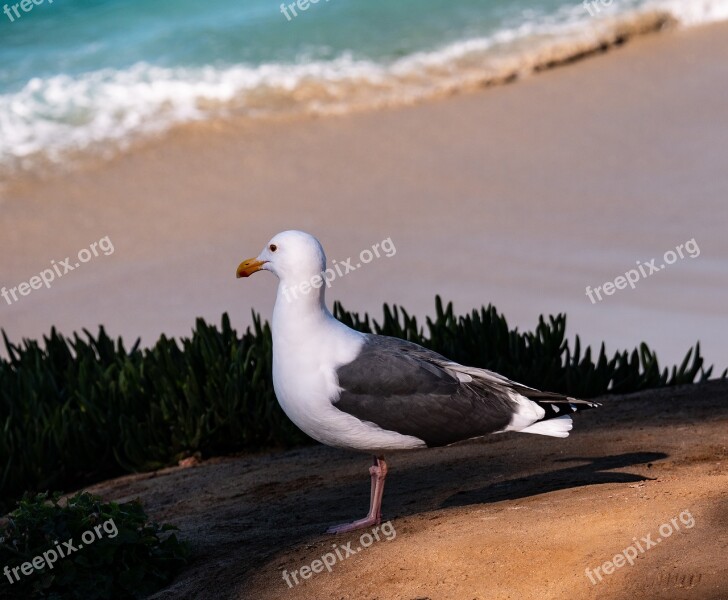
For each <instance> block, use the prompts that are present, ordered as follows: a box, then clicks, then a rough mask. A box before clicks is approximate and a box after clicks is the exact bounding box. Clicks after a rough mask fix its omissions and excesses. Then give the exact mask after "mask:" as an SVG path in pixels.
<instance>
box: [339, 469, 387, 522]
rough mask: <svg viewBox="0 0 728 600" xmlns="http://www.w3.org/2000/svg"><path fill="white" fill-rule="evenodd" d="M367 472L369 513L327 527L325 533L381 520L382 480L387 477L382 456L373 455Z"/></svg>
mask: <svg viewBox="0 0 728 600" xmlns="http://www.w3.org/2000/svg"><path fill="white" fill-rule="evenodd" d="M369 474H370V475H371V478H372V489H371V494H370V497H369V514H368V515H367V516H366V517H364V518H363V519H359V520H358V521H354V522H353V523H346V524H344V525H337V526H335V527H329V528H328V530H327V531H326V533H346V532H347V531H354V530H355V529H361V528H363V527H370V526H371V525H379V524H380V523H381V522H382V496H383V495H384V480H385V479H386V477H387V463H386V462H384V457H383V456H375V457H374V461H373V464H372V466H371V467H369Z"/></svg>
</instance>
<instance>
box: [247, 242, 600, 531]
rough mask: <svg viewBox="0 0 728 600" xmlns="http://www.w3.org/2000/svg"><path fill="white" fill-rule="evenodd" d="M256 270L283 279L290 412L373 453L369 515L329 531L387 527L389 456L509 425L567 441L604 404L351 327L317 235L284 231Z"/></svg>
mask: <svg viewBox="0 0 728 600" xmlns="http://www.w3.org/2000/svg"><path fill="white" fill-rule="evenodd" d="M257 271H270V272H271V273H273V274H274V275H276V276H277V277H278V280H279V282H278V291H277V295H276V301H275V306H274V308H273V320H272V327H271V331H272V336H273V387H274V389H275V393H276V397H277V398H278V402H279V403H280V405H281V408H282V409H283V411H284V412H285V413H286V415H288V417H289V418H290V419H291V421H293V423H295V424H296V426H297V427H299V428H300V429H301V430H302V431H304V432H305V433H306V434H307V435H309V436H310V437H312V438H313V439H315V440H317V441H319V442H321V443H322V444H326V445H329V446H333V447H336V448H342V449H347V450H354V451H360V452H366V453H368V454H371V455H372V457H373V458H372V466H371V467H370V468H369V474H370V478H371V496H370V505H369V513H368V514H367V516H366V517H364V518H363V519H359V520H357V521H354V522H352V523H346V524H343V525H337V526H334V527H331V528H329V529H328V533H344V532H348V531H353V530H356V529H361V528H364V527H370V526H372V525H379V524H380V523H381V520H382V496H383V493H384V482H385V479H386V477H387V463H386V461H385V459H384V455H385V453H389V452H392V451H400V450H415V449H422V448H436V447H439V446H447V445H450V444H454V443H456V442H460V441H463V440H470V439H473V438H478V437H481V436H484V435H488V434H491V433H502V432H506V431H517V432H521V433H535V434H541V435H547V436H553V437H560V438H565V437H567V436H568V435H569V431H570V430H571V428H572V420H571V416H570V415H571V413H573V412H576V411H578V410H582V409H586V408H592V407H595V406H599V405H598V404H596V403H593V402H587V401H584V400H576V399H574V398H569V397H567V396H563V395H561V394H555V393H551V392H541V391H539V390H536V389H533V388H531V387H528V386H525V385H522V384H520V383H516V382H515V381H511V380H509V379H508V378H506V377H504V376H502V375H499V374H498V373H494V372H493V371H488V370H486V369H479V368H475V367H469V366H466V365H461V364H459V363H456V362H454V361H452V360H449V359H448V358H446V357H444V356H442V355H440V354H438V353H437V352H433V351H432V350H428V349H426V348H423V347H422V346H419V345H417V344H415V343H412V342H408V341H405V340H402V339H398V338H394V337H389V336H383V335H373V334H367V333H361V332H359V331H355V330H354V329H351V328H350V327H347V326H346V325H344V324H343V323H341V322H340V321H338V320H337V319H335V318H334V316H333V315H332V314H331V312H330V311H329V310H328V308H327V307H326V303H325V291H326V288H327V287H329V286H330V285H331V281H332V279H331V278H329V277H327V271H326V255H325V254H324V250H323V247H322V246H321V244H320V242H319V241H318V240H317V239H316V238H315V237H314V236H312V235H310V234H308V233H305V232H302V231H284V232H282V233H279V234H277V235H275V236H274V237H273V238H272V239H271V240H270V242H268V244H267V246H266V247H265V248H264V249H263V251H262V252H261V253H260V254H259V255H258V256H257V257H255V258H250V259H248V260H245V261H243V262H242V263H241V264H240V266H238V269H237V273H236V274H237V277H238V278H240V277H249V276H250V275H252V274H253V273H256V272H257ZM329 272H331V270H329Z"/></svg>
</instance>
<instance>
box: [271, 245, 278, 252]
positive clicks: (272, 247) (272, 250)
mask: <svg viewBox="0 0 728 600" xmlns="http://www.w3.org/2000/svg"><path fill="white" fill-rule="evenodd" d="M269 248H270V251H271V252H275V251H276V250H278V246H276V245H275V244H271V245H270V246H269Z"/></svg>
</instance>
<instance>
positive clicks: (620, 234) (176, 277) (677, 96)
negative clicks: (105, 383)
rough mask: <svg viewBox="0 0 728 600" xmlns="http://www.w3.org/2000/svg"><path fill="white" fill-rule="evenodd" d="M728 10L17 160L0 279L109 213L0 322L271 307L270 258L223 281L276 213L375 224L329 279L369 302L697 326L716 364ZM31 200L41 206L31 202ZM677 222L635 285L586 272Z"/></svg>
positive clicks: (12, 328) (341, 232)
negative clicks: (602, 47) (106, 243)
mask: <svg viewBox="0 0 728 600" xmlns="http://www.w3.org/2000/svg"><path fill="white" fill-rule="evenodd" d="M727 33H728V25H727V24H717V25H710V26H705V27H701V28H694V29H689V30H674V31H668V32H664V33H659V34H654V35H650V36H645V37H644V38H641V39H638V40H635V41H631V42H630V43H628V44H626V45H625V46H623V47H620V48H617V49H614V50H611V51H609V52H606V53H605V54H603V55H600V56H597V57H591V58H588V59H586V60H583V61H580V62H578V63H575V64H571V65H567V66H563V67H559V68H556V69H553V70H550V71H547V72H543V73H540V74H538V75H536V76H532V77H529V78H526V79H524V80H522V81H517V82H515V83H513V84H509V85H502V86H496V87H492V88H488V89H483V90H479V91H476V92H472V93H467V94H461V95H455V96H452V97H449V98H445V99H442V100H437V101H432V102H427V103H423V104H419V105H415V106H407V107H401V108H391V109H385V110H379V111H375V112H362V113H358V114H351V115H346V116H341V117H327V118H321V119H312V118H306V119H293V120H280V121H272V122H258V123H230V122H226V123H218V124H212V125H210V124H207V125H198V126H190V127H186V128H184V129H181V130H177V131H175V132H174V133H173V134H171V135H168V136H166V137H165V138H163V139H161V140H158V141H155V142H151V143H148V144H146V145H145V146H144V147H141V148H139V149H137V150H134V151H133V152H129V153H127V154H125V155H123V156H121V157H119V158H116V159H114V160H112V161H110V162H104V163H101V164H97V165H94V166H89V167H88V168H86V169H83V170H81V171H77V172H73V173H70V174H68V175H63V176H55V177H53V178H52V179H47V180H39V181H23V182H17V181H16V182H11V183H10V184H9V185H8V186H7V187H6V188H5V190H4V192H3V197H2V201H1V203H0V210H1V211H2V215H3V218H2V220H1V221H0V254H2V256H3V263H2V272H1V275H2V279H1V280H0V286H6V287H8V288H11V287H13V286H17V285H18V284H19V283H21V282H27V281H29V280H30V279H31V278H32V277H33V276H34V275H37V274H38V273H40V272H41V271H43V270H44V269H48V268H49V266H50V265H51V261H52V260H54V261H56V262H59V261H61V260H63V259H64V258H65V257H67V256H72V257H75V256H76V255H77V253H78V252H79V250H81V249H83V248H88V247H89V246H90V244H91V243H92V242H96V241H98V240H100V239H101V238H103V237H105V236H108V237H109V239H110V240H111V241H112V242H113V247H114V252H113V253H112V254H110V255H109V256H105V255H103V254H102V255H100V256H98V257H94V258H93V259H92V260H90V261H89V262H88V263H87V264H83V265H81V266H80V267H79V268H78V269H74V272H69V273H67V274H65V275H64V276H63V277H60V278H58V279H57V280H56V281H55V282H54V283H53V285H52V287H51V288H50V289H46V288H45V287H43V288H41V289H38V290H33V292H32V293H31V294H29V295H28V296H26V297H21V298H19V299H18V301H17V302H13V303H11V304H8V303H7V302H6V301H3V300H0V326H2V328H4V329H5V330H6V331H7V333H8V334H9V336H10V338H11V339H14V340H18V339H19V338H20V337H21V336H25V337H31V338H38V337H40V336H41V335H43V334H44V333H47V332H48V331H49V329H50V327H51V326H56V327H58V328H59V329H60V330H62V331H63V332H65V333H69V334H70V333H71V332H73V331H78V330H81V329H82V328H88V329H92V330H93V329H96V328H97V326H98V325H99V324H103V325H104V326H106V327H107V329H108V330H109V331H110V332H111V333H112V334H114V335H123V336H124V338H125V339H127V340H128V341H129V342H131V340H133V339H134V338H136V337H137V336H142V338H143V341H144V342H145V343H152V342H153V341H154V340H155V339H156V338H157V336H158V335H159V334H160V333H162V332H164V333H166V334H170V335H184V334H186V333H187V332H189V330H190V329H191V327H192V326H193V324H194V319H195V317H198V316H203V317H205V318H206V319H208V320H211V321H218V320H219V318H220V315H221V314H222V312H223V311H228V312H229V313H230V314H231V316H232V319H233V322H234V323H236V324H237V325H239V326H244V325H245V324H247V323H248V322H249V320H250V313H251V310H253V309H255V310H257V311H261V312H262V313H263V315H264V316H265V317H268V316H269V314H270V309H271V307H272V301H273V294H274V289H275V281H274V279H273V278H272V277H264V276H258V277H256V278H254V279H252V280H250V281H245V282H244V283H243V282H240V281H236V280H235V276H234V273H235V268H236V266H237V264H238V263H239V262H240V260H242V259H243V258H247V257H249V256H253V255H255V254H257V253H258V252H259V250H260V249H261V248H262V246H263V245H264V244H265V243H266V241H267V240H268V239H269V238H270V237H271V236H272V234H274V233H276V232H277V231H279V230H283V229H289V228H296V229H303V230H307V231H309V232H311V233H314V234H315V235H317V236H318V237H319V238H320V239H321V241H322V243H323V244H324V247H325V248H326V250H327V253H328V256H329V259H337V260H339V261H342V260H345V259H347V258H348V257H356V256H358V255H359V252H360V251H361V250H363V249H367V248H371V247H372V245H373V244H375V243H377V242H380V241H381V240H384V239H387V238H391V240H392V241H393V243H394V244H395V246H396V250H397V252H396V254H395V255H394V256H392V257H391V258H384V257H382V258H380V259H377V260H374V261H372V262H371V263H370V264H368V265H365V266H362V267H361V268H360V269H357V270H356V271H354V272H353V273H350V274H349V275H347V276H346V277H343V278H340V279H339V280H338V281H336V282H335V284H334V288H333V289H332V290H331V292H329V300H330V301H331V300H333V299H339V300H342V301H343V302H344V304H345V306H346V307H347V308H349V309H353V310H361V311H364V310H366V311H370V312H373V313H374V315H375V316H379V315H380V313H381V304H382V303H384V302H390V303H392V302H394V303H399V304H402V305H403V306H404V307H406V308H407V309H408V310H410V311H412V312H414V313H415V314H418V315H426V314H428V313H432V312H433V306H434V296H435V294H438V293H439V294H441V295H442V296H443V297H444V298H445V299H446V300H452V301H454V302H455V307H456V310H457V311H467V310H469V309H470V308H472V307H476V306H480V305H482V304H487V303H488V302H492V303H494V304H495V305H496V306H497V307H498V308H499V310H501V311H503V312H504V313H505V314H506V316H507V317H508V318H509V319H510V321H511V322H512V323H514V324H517V325H519V326H520V327H522V328H530V327H532V326H534V325H535V323H536V319H537V317H538V315H539V314H541V313H556V312H566V313H567V314H568V316H569V332H570V334H571V335H572V336H573V335H574V334H576V333H578V334H580V335H581V336H582V341H585V342H588V343H592V344H599V343H600V342H601V341H602V340H604V341H606V343H607V345H608V349H610V350H616V349H619V348H623V347H630V348H631V347H633V346H635V345H636V344H638V343H639V342H641V341H647V342H648V343H649V344H650V345H651V346H652V347H653V348H654V349H656V350H657V351H658V355H659V356H660V357H661V358H662V360H663V361H668V362H670V361H676V360H679V359H680V358H681V357H682V355H683V354H684V352H685V351H686V350H687V348H688V347H689V346H691V345H692V344H693V343H694V342H695V341H697V340H700V342H701V344H702V348H703V350H704V354H705V356H706V358H707V360H708V362H709V363H715V364H716V365H717V366H718V367H720V371H722V369H723V368H724V367H725V366H727V365H728V345H726V344H725V340H724V333H725V331H726V330H727V328H728V310H726V306H728V238H726V235H725V227H726V222H727V218H728V205H727V204H726V197H727V196H728V171H727V170H726V168H725V162H726V148H728V108H727V106H726V102H725V98H726V97H728V64H727V63H726V61H725V56H726V52H727V51H728V36H727V35H726V34H727ZM39 215H42V216H43V218H38V216H39ZM689 240H694V241H695V244H696V245H697V246H699V249H700V253H699V256H696V257H695V258H690V257H688V256H686V257H685V258H682V259H679V260H677V261H676V262H675V263H674V264H672V265H669V266H666V268H665V269H664V270H663V271H661V272H659V273H655V274H653V275H651V276H649V277H645V278H642V279H641V280H640V281H639V282H638V283H637V285H636V287H635V289H630V288H627V289H623V290H618V291H617V292H616V293H614V294H613V295H611V296H608V297H607V296H605V297H604V299H603V301H601V302H596V303H594V304H592V303H591V302H590V301H589V299H588V297H587V296H586V294H585V289H586V286H591V287H592V288H594V287H596V286H600V285H602V284H604V282H608V281H613V280H615V278H616V277H618V276H620V275H623V274H624V273H625V272H626V271H628V270H630V269H633V268H634V267H635V265H636V263H637V261H641V262H642V263H647V262H648V261H650V260H651V259H653V258H656V259H658V260H657V264H658V265H659V264H660V262H661V261H662V257H663V253H665V252H666V251H669V250H675V248H676V247H677V246H679V245H680V244H685V242H687V241H689Z"/></svg>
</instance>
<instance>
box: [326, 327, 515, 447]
mask: <svg viewBox="0 0 728 600" xmlns="http://www.w3.org/2000/svg"><path fill="white" fill-rule="evenodd" d="M447 364H453V363H452V361H449V360H448V359H446V358H445V357H444V356H441V355H440V354H437V353H436V352H432V351H430V350H427V349H426V348H423V347H421V346H418V345H417V344H413V343H411V342H407V341H404V340H400V339H397V338H392V337H387V336H378V335H367V337H366V341H365V343H364V346H363V347H362V350H361V352H360V354H359V355H358V356H357V357H356V358H355V359H354V360H353V361H352V362H350V363H347V364H345V365H343V366H341V367H339V369H338V370H337V375H338V378H339V386H340V388H341V394H340V396H339V397H338V398H337V399H336V400H335V401H334V406H336V408H338V409H339V410H342V411H344V412H346V413H348V414H350V415H353V416H355V417H357V418H359V419H361V420H363V421H369V422H371V423H374V424H376V425H378V426H379V427H381V428H382V429H385V430H387V431H396V432H397V433H401V434H403V435H410V436H414V437H416V438H419V439H421V440H423V441H424V442H425V443H426V444H427V445H428V446H445V445H447V444H452V443H455V442H458V441H461V440H466V439H470V438H474V437H479V436H482V435H486V434H488V433H493V432H495V431H500V430H502V429H504V428H505V427H506V426H507V425H508V424H509V423H510V421H511V417H512V415H513V413H514V412H515V411H516V410H517V404H516V402H514V401H513V400H512V399H511V398H510V397H509V387H508V385H507V384H506V383H505V382H508V380H507V379H505V378H503V377H500V376H499V375H496V374H495V373H494V374H493V375H494V378H493V379H492V380H489V379H485V380H481V379H479V378H478V379H476V378H471V377H468V376H465V377H463V378H462V379H463V380H461V379H460V378H458V377H457V374H456V373H453V372H452V371H448V370H447V368H446V365H447ZM468 380H470V381H468ZM509 383H510V382H509Z"/></svg>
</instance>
